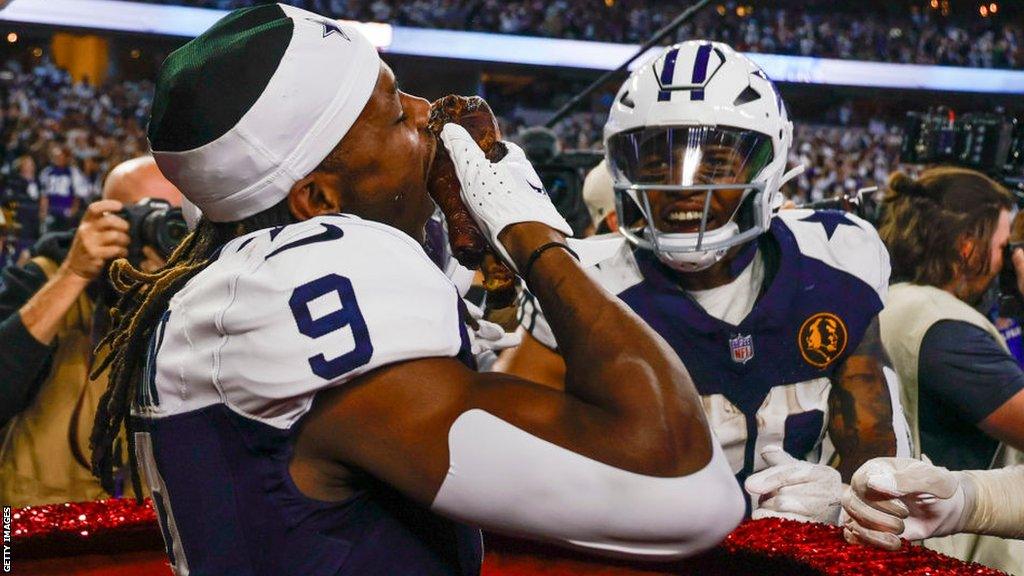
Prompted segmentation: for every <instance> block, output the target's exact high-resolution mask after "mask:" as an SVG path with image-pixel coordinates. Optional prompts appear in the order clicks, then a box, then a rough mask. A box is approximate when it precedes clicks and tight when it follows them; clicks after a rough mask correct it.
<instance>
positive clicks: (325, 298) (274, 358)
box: [158, 216, 463, 427]
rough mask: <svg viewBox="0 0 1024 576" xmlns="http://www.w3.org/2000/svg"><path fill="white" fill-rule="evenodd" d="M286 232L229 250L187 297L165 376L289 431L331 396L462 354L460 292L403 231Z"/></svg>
mask: <svg viewBox="0 0 1024 576" xmlns="http://www.w3.org/2000/svg"><path fill="white" fill-rule="evenodd" d="M274 230H275V229H268V230H261V231H259V232H256V233H253V234H250V235H247V236H245V237H242V238H237V239H235V240H233V241H231V242H229V243H228V244H227V245H225V247H224V249H223V250H222V253H221V255H220V257H219V258H218V259H217V261H216V262H214V263H213V264H211V265H210V266H209V267H208V268H207V269H206V270H204V271H203V272H202V273H201V274H199V275H197V276H196V277H195V278H193V279H192V281H191V282H189V285H188V286H186V288H185V289H183V290H182V291H181V292H179V293H178V294H177V295H176V296H175V298H174V299H173V300H172V302H171V312H170V315H169V318H170V320H169V321H168V325H167V329H166V331H165V337H164V344H163V346H161V348H160V352H159V355H158V374H159V375H160V377H161V378H162V377H166V378H167V379H168V380H170V381H173V382H179V381H188V380H192V379H193V378H194V379H196V380H199V381H202V380H205V381H206V382H209V381H210V380H211V379H212V383H211V384H212V385H213V386H214V387H216V388H217V390H218V391H219V393H220V396H221V398H222V399H223V402H224V403H226V404H228V405H229V406H231V407H232V408H233V409H234V410H236V411H238V412H240V413H242V414H245V415H248V416H251V417H253V418H256V419H260V420H263V421H265V422H267V423H268V424H271V425H274V426H279V427H288V426H290V425H291V424H292V423H294V422H295V421H296V420H297V419H298V418H299V417H301V415H302V414H304V413H305V411H306V410H308V408H309V405H310V403H311V402H312V398H313V396H314V395H315V393H316V392H317V391H319V390H321V389H324V388H328V387H332V386H337V385H340V384H343V383H345V382H348V381H349V380H352V379H353V378H356V377H358V376H360V375H362V374H365V373H366V372H369V371H371V370H373V369H375V368H377V367H380V366H384V365H386V364H391V363H394V362H400V361H405V360H413V359H417V358H426V357H435V356H448V357H450V356H455V355H456V354H458V353H459V350H460V349H461V347H462V345H463V328H462V320H461V316H460V313H459V297H458V294H457V292H456V289H455V286H454V285H453V284H452V283H451V282H450V281H449V280H448V278H447V277H446V276H445V275H444V273H443V272H441V270H440V269H438V268H437V266H436V265H435V264H434V263H433V262H432V261H431V260H430V259H429V258H428V257H427V255H426V253H425V252H424V251H423V249H422V247H420V246H419V244H417V243H416V242H415V241H414V240H413V239H412V238H410V237H409V236H407V235H406V234H404V233H403V232H401V231H399V230H396V229H394V228H391V227H389V226H385V225H382V224H378V223H374V222H369V221H366V220H361V219H358V218H355V217H344V216H321V217H317V218H314V219H312V220H309V221H305V222H301V223H298V224H295V225H291V226H287V227H284V228H282V229H276V230H277V232H276V233H274ZM272 236H273V237H272ZM182 351H188V353H187V354H183V353H182ZM199 358H209V363H207V364H203V363H202V362H198V361H197V360H198V359H199ZM178 364H184V365H178ZM201 364H202V365H201Z"/></svg>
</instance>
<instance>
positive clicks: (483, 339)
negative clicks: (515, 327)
mask: <svg viewBox="0 0 1024 576" xmlns="http://www.w3.org/2000/svg"><path fill="white" fill-rule="evenodd" d="M463 302H465V304H466V310H467V311H468V312H469V315H470V316H471V317H472V318H473V319H474V320H476V324H477V328H476V330H474V331H473V332H472V333H471V335H470V340H471V344H470V346H471V349H472V352H473V356H479V355H480V354H484V353H487V352H494V353H497V352H501V351H502V350H504V349H506V348H514V347H516V346H519V343H520V342H522V340H523V337H522V336H520V335H519V333H518V332H505V329H504V328H502V327H501V326H499V325H497V324H495V323H494V322H488V321H487V320H484V311H483V310H481V309H480V307H479V306H477V305H476V304H473V303H472V302H470V301H469V300H463Z"/></svg>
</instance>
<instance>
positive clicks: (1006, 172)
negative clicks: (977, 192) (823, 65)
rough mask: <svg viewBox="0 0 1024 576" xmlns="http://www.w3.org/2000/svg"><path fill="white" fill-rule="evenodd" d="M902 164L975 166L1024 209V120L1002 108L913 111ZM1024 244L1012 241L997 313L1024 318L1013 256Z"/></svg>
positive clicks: (1005, 260) (902, 148)
mask: <svg viewBox="0 0 1024 576" xmlns="http://www.w3.org/2000/svg"><path fill="white" fill-rule="evenodd" d="M900 162H903V163H908V164H949V165H953V166H961V167H963V168H970V169H972V170H977V171H978V172H982V173H984V174H987V175H988V176H991V177H992V178H994V179H995V180H998V181H1000V182H1001V183H1002V184H1003V185H1005V186H1006V188H1007V189H1008V190H1009V191H1010V192H1011V193H1012V194H1013V195H1014V197H1015V199H1016V201H1017V207H1018V208H1021V209H1024V122H1021V121H1020V120H1018V119H1016V118H1013V117H1011V116H1008V115H1006V114H1004V113H1003V112H1002V111H996V112H978V113H972V114H964V115H963V116H959V117H958V116H957V114H956V113H955V112H954V111H953V110H952V109H950V108H948V107H945V106H939V107H937V108H932V109H931V110H929V111H927V112H909V113H908V114H907V121H906V124H905V125H904V131H903V142H902V144H901V146H900ZM1020 246H1021V243H1017V242H1011V243H1010V245H1009V246H1008V247H1007V248H1006V250H1005V251H1004V253H1003V268H1002V270H1000V271H999V281H998V282H999V285H998V291H999V315H1000V316H1004V317H1008V318H1024V296H1022V295H1021V294H1020V292H1019V290H1018V289H1017V273H1016V271H1015V270H1014V267H1013V262H1012V261H1011V259H1010V257H1011V255H1012V254H1013V250H1014V249H1015V248H1017V247H1020Z"/></svg>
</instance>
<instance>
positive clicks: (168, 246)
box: [117, 198, 188, 264]
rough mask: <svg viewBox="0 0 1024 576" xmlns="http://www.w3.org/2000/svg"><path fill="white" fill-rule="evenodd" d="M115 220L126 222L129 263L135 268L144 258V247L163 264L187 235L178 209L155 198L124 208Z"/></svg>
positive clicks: (144, 199) (145, 199)
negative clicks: (159, 257) (161, 260)
mask: <svg viewBox="0 0 1024 576" xmlns="http://www.w3.org/2000/svg"><path fill="white" fill-rule="evenodd" d="M117 215H118V216H120V217H121V218H124V219H125V220H127V221H128V227H129V229H128V235H129V236H131V239H132V240H131V244H130V245H129V247H128V260H129V261H130V262H132V263H133V264H138V263H139V262H140V261H142V259H143V258H145V256H144V255H143V254H142V247H143V246H152V247H153V249H155V250H156V251H157V253H158V254H160V256H161V257H162V258H164V259H165V260H166V259H167V257H168V256H170V255H171V252H174V249H175V248H177V247H178V244H180V243H181V240H182V239H183V238H185V236H186V235H187V234H188V225H186V224H185V217H184V216H182V214H181V208H174V207H172V206H171V204H170V202H168V201H166V200H161V199H158V198H143V199H142V200H141V201H139V203H138V204H132V205H130V206H126V207H125V208H124V209H122V210H121V211H120V212H118V213H117Z"/></svg>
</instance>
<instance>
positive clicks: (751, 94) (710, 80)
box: [604, 41, 803, 272]
mask: <svg viewBox="0 0 1024 576" xmlns="http://www.w3.org/2000/svg"><path fill="white" fill-rule="evenodd" d="M792 141H793V124H792V123H791V122H790V121H789V118H788V115H787V113H786V106H785V104H783V102H782V97H781V96H780V95H779V92H778V90H777V89H776V87H775V85H774V84H773V83H772V81H771V80H769V79H768V76H767V75H766V74H765V73H764V72H763V71H762V70H761V69H760V68H759V67H758V66H757V65H756V64H754V63H753V62H751V61H750V60H749V59H748V58H746V57H745V56H743V55H741V54H738V53H737V52H735V51H734V50H733V49H732V48H731V47H729V46H728V45H726V44H722V43H720V42H705V41H689V42H683V43H681V44H676V45H674V46H670V47H668V48H666V49H665V50H664V51H663V52H662V53H661V54H660V55H659V56H657V57H656V58H654V59H653V60H651V61H648V62H646V63H644V64H642V65H640V66H638V67H637V68H636V70H634V71H633V73H632V74H631V75H630V77H629V79H627V80H626V82H625V84H623V85H622V88H620V89H619V92H618V94H617V95H616V96H615V103H614V104H613V105H612V109H611V113H610V115H609V117H608V123H607V124H605V127H604V144H605V154H606V158H607V161H608V166H609V168H610V170H611V173H612V176H613V178H614V181H615V200H616V210H617V211H618V218H619V230H620V231H621V232H622V233H623V235H624V236H625V237H626V238H627V239H628V240H629V241H630V242H631V243H633V244H634V245H636V246H638V247H640V248H645V249H649V250H653V251H654V252H655V253H656V254H657V256H658V258H659V259H660V260H661V261H662V262H664V263H665V264H666V265H668V266H670V267H672V268H674V269H676V270H679V271H681V272H694V271H698V270H703V269H705V268H707V267H709V266H711V265H712V264H714V263H715V262H718V261H719V260H721V259H722V257H723V256H725V254H726V252H728V250H729V249H730V248H732V247H733V246H736V245H739V244H743V243H745V242H748V241H750V240H753V239H754V238H756V237H757V236H759V235H761V234H763V233H764V232H765V231H767V230H768V226H769V224H770V223H771V219H772V215H773V213H774V211H775V210H776V209H777V208H778V207H779V206H780V205H781V203H782V195H781V192H780V189H781V187H782V185H783V184H784V183H785V182H786V181H787V180H789V179H790V178H792V177H794V176H796V175H797V174H799V173H800V172H801V171H802V170H803V168H802V167H798V168H796V169H794V170H791V171H790V172H788V173H785V174H784V172H785V167H786V157H787V154H788V152H789V147H790V145H791V144H792ZM734 204H735V205H736V208H735V210H734V211H733V212H732V214H731V215H730V216H729V217H728V218H725V217H723V216H722V215H721V212H722V210H728V209H731V207H732V205H734Z"/></svg>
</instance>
